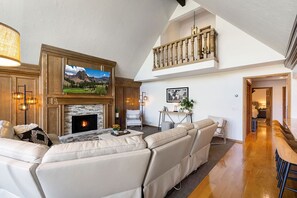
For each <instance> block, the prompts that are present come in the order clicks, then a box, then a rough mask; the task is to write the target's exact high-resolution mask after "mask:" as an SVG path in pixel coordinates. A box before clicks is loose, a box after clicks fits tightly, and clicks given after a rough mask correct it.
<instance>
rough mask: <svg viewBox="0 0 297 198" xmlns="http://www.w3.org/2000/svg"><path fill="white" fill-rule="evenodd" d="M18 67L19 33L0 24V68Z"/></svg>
mask: <svg viewBox="0 0 297 198" xmlns="http://www.w3.org/2000/svg"><path fill="white" fill-rule="evenodd" d="M20 65H21V63H20V33H19V32H18V31H16V30H15V29H13V28H11V27H9V26H8V25H5V24H3V23H0V66H12V67H15V66H20Z"/></svg>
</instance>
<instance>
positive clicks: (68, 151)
mask: <svg viewBox="0 0 297 198" xmlns="http://www.w3.org/2000/svg"><path fill="white" fill-rule="evenodd" d="M145 148H146V143H145V142H144V140H143V139H142V138H141V137H139V136H133V137H126V138H124V137H119V138H112V139H108V140H99V141H85V142H73V143H65V144H59V145H54V146H52V147H51V148H50V149H49V151H48V152H47V153H46V154H45V156H44V157H43V159H42V163H50V162H60V161H67V160H74V159H80V158H87V157H95V156H101V155H110V154H115V153H124V152H129V151H136V150H141V149H145Z"/></svg>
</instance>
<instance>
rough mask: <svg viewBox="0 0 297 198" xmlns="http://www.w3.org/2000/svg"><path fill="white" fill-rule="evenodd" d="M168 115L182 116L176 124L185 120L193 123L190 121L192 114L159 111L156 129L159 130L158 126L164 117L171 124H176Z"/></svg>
mask: <svg viewBox="0 0 297 198" xmlns="http://www.w3.org/2000/svg"><path fill="white" fill-rule="evenodd" d="M170 115H177V116H183V117H182V119H181V120H180V121H179V122H177V123H182V122H183V121H184V120H185V119H187V121H190V122H193V120H192V115H193V113H190V112H189V113H186V112H175V111H159V124H158V128H160V126H161V120H162V122H164V121H165V118H166V116H167V117H168V118H169V119H170V120H171V121H172V122H173V124H175V123H176V122H174V120H173V119H172V117H171V116H170Z"/></svg>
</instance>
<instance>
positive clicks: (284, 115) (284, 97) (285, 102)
mask: <svg viewBox="0 0 297 198" xmlns="http://www.w3.org/2000/svg"><path fill="white" fill-rule="evenodd" d="M282 105H283V106H282V111H283V117H282V118H283V120H284V119H285V118H286V117H287V109H286V108H287V87H282Z"/></svg>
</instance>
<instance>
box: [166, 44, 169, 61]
mask: <svg viewBox="0 0 297 198" xmlns="http://www.w3.org/2000/svg"><path fill="white" fill-rule="evenodd" d="M165 51H166V59H165V65H166V66H168V65H169V64H168V61H169V60H168V45H166V46H165Z"/></svg>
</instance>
